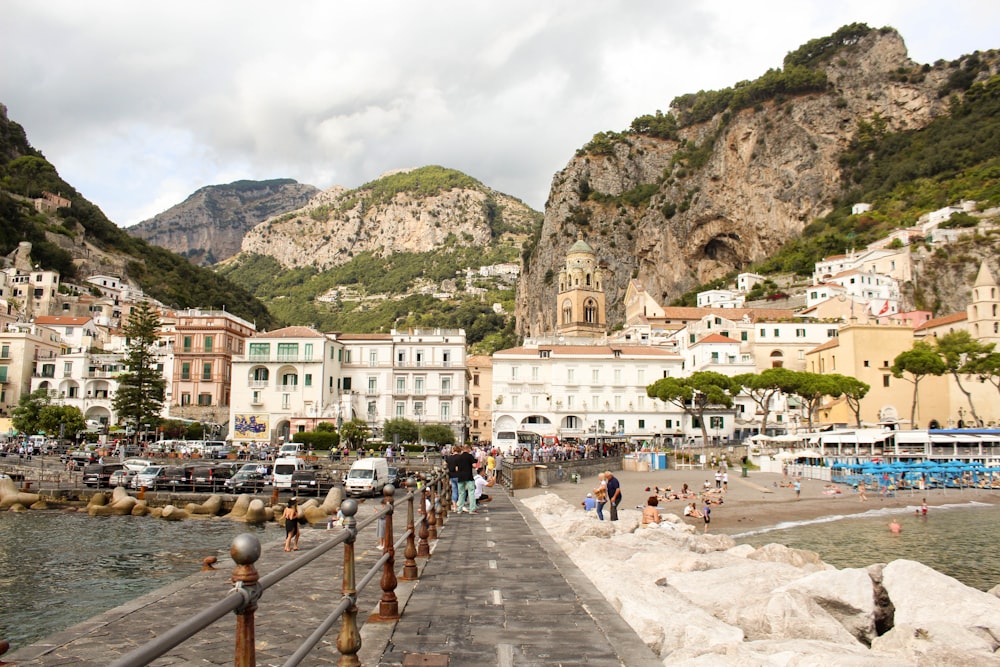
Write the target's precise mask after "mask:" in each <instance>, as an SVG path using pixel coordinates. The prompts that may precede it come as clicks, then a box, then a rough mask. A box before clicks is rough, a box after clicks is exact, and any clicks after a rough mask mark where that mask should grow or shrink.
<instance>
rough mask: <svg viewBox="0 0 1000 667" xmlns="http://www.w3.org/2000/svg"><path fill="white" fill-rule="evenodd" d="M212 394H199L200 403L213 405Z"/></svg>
mask: <svg viewBox="0 0 1000 667" xmlns="http://www.w3.org/2000/svg"><path fill="white" fill-rule="evenodd" d="M211 404H212V395H211V394H198V405H211Z"/></svg>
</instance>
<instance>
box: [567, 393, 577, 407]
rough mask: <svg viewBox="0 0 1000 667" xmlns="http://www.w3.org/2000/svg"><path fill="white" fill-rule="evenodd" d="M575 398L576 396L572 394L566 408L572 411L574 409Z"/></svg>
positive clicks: (568, 398)
mask: <svg viewBox="0 0 1000 667" xmlns="http://www.w3.org/2000/svg"><path fill="white" fill-rule="evenodd" d="M574 398H575V396H573V395H572V394H570V395H569V396H567V397H566V407H567V408H569V409H570V410H572V409H573V399H574Z"/></svg>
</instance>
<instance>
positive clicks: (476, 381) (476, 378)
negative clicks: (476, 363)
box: [472, 373, 479, 387]
mask: <svg viewBox="0 0 1000 667" xmlns="http://www.w3.org/2000/svg"><path fill="white" fill-rule="evenodd" d="M472 386H473V387H478V386H479V373H476V374H475V375H473V376H472Z"/></svg>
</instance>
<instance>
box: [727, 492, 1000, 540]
mask: <svg viewBox="0 0 1000 667" xmlns="http://www.w3.org/2000/svg"><path fill="white" fill-rule="evenodd" d="M991 506H992V504H991V503H982V502H977V501H974V500H972V501H969V502H965V503H946V504H944V505H934V506H933V507H932V508H931V511H935V512H937V511H941V510H959V509H971V508H975V507H991ZM919 510H920V505H907V506H906V507H883V508H881V509H871V510H868V511H867V512H858V513H855V514H831V515H829V516H821V517H817V518H815V519H802V520H800V521H783V522H781V523H778V524H775V525H773V526H766V527H764V528H759V529H757V530H750V531H747V532H745V533H734V534H732V535H730V537H732V538H733V539H741V538H746V537H753V536H754V535H763V534H764V533H773V532H775V531H778V530H787V529H789V528H798V527H799V526H811V525H814V524H820V523H832V522H834V521H843V520H846V519H873V518H878V517H884V516H891V515H893V514H912V513H913V512H914V511H919Z"/></svg>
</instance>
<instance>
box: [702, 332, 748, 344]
mask: <svg viewBox="0 0 1000 667" xmlns="http://www.w3.org/2000/svg"><path fill="white" fill-rule="evenodd" d="M739 342H740V341H738V340H736V339H735V338H729V337H728V336H723V335H722V334H717V333H714V334H709V335H707V336H705V337H704V338H702V339H701V340H699V341H698V342H697V345H701V344H702V343H739Z"/></svg>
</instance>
